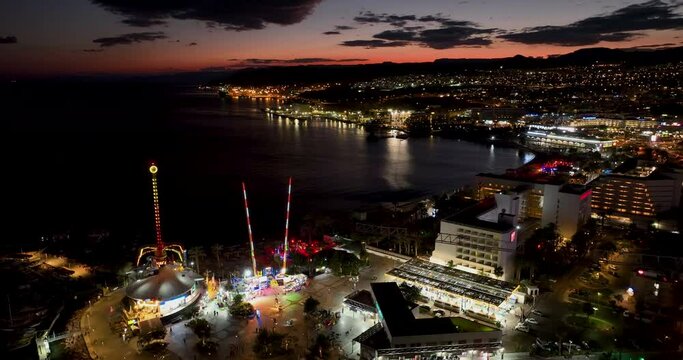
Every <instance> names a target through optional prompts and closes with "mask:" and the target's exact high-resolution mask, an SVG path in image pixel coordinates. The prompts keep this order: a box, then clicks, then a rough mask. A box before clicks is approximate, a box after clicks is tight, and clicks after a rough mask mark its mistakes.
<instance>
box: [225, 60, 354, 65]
mask: <svg viewBox="0 0 683 360" xmlns="http://www.w3.org/2000/svg"><path fill="white" fill-rule="evenodd" d="M235 60H237V61H240V62H241V63H243V64H245V65H273V64H315V63H331V62H336V63H341V62H360V61H366V60H367V59H356V58H351V59H330V58H296V59H254V58H252V59H230V60H228V61H235Z"/></svg>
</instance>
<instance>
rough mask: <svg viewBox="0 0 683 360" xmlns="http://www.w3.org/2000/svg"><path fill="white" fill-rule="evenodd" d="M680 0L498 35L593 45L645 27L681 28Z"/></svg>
mask: <svg viewBox="0 0 683 360" xmlns="http://www.w3.org/2000/svg"><path fill="white" fill-rule="evenodd" d="M682 6H683V3H681V2H675V3H671V4H668V3H665V2H663V1H660V0H651V1H647V2H644V3H641V4H634V5H629V6H626V7H623V8H621V9H618V10H616V11H614V12H611V13H609V14H605V15H597V16H592V17H589V18H586V19H583V20H579V21H576V22H573V23H571V24H569V25H564V26H554V25H546V26H537V27H532V28H526V29H524V30H522V31H521V32H515V33H509V34H504V35H501V36H500V37H501V38H503V39H505V40H508V41H512V42H519V43H524V44H551V45H560V46H583V45H594V44H597V43H599V42H601V41H610V42H619V41H626V40H630V39H632V38H634V37H636V36H639V35H642V33H640V31H647V30H677V29H683V16H681V15H679V14H678V13H677V12H676V11H677V10H678V9H679V8H680V7H682Z"/></svg>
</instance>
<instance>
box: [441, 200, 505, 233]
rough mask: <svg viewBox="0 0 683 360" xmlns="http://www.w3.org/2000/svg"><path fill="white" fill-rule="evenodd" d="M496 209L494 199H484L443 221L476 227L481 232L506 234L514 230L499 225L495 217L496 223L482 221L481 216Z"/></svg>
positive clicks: (503, 224)
mask: <svg viewBox="0 0 683 360" xmlns="http://www.w3.org/2000/svg"><path fill="white" fill-rule="evenodd" d="M495 208H496V200H495V199H494V198H486V199H484V200H482V201H480V202H479V203H477V204H476V205H472V206H470V207H468V208H466V209H464V210H462V211H460V212H458V213H456V214H454V215H451V216H449V217H447V218H445V219H443V221H446V222H450V223H454V224H462V225H467V226H472V227H476V228H479V229H482V230H489V231H496V232H501V233H506V232H509V231H511V230H513V229H514V226H512V225H511V224H509V223H500V222H498V221H497V220H498V218H497V215H496V221H487V220H483V218H482V217H481V215H482V214H484V213H486V212H489V211H491V210H494V209H495Z"/></svg>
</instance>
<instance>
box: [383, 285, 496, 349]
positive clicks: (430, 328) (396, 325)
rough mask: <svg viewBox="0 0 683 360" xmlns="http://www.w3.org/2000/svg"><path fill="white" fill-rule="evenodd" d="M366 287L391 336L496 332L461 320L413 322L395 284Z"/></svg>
mask: <svg viewBox="0 0 683 360" xmlns="http://www.w3.org/2000/svg"><path fill="white" fill-rule="evenodd" d="M370 287H371V288H372V293H373V294H374V298H375V300H376V302H377V308H378V310H379V314H380V318H381V319H383V320H384V323H386V325H387V327H388V328H389V329H388V331H389V333H390V334H391V336H419V335H435V334H456V333H464V332H489V331H496V330H498V329H495V328H492V327H490V326H486V325H483V324H479V323H477V322H474V321H471V320H468V319H465V318H461V317H452V318H427V319H416V318H415V317H414V316H413V313H412V312H411V311H410V308H409V304H408V302H407V301H406V300H405V298H404V297H403V295H402V294H401V290H400V289H399V287H398V285H396V283H395V282H383V283H372V284H370Z"/></svg>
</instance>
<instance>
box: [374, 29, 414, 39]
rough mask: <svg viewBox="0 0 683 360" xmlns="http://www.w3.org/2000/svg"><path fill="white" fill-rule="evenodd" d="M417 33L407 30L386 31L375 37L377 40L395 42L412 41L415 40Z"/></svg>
mask: <svg viewBox="0 0 683 360" xmlns="http://www.w3.org/2000/svg"><path fill="white" fill-rule="evenodd" d="M416 36H417V33H416V32H415V31H407V30H386V31H382V32H381V33H379V34H375V35H374V36H373V37H374V38H375V39H382V40H393V41H396V40H398V41H411V40H415V37H416Z"/></svg>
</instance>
